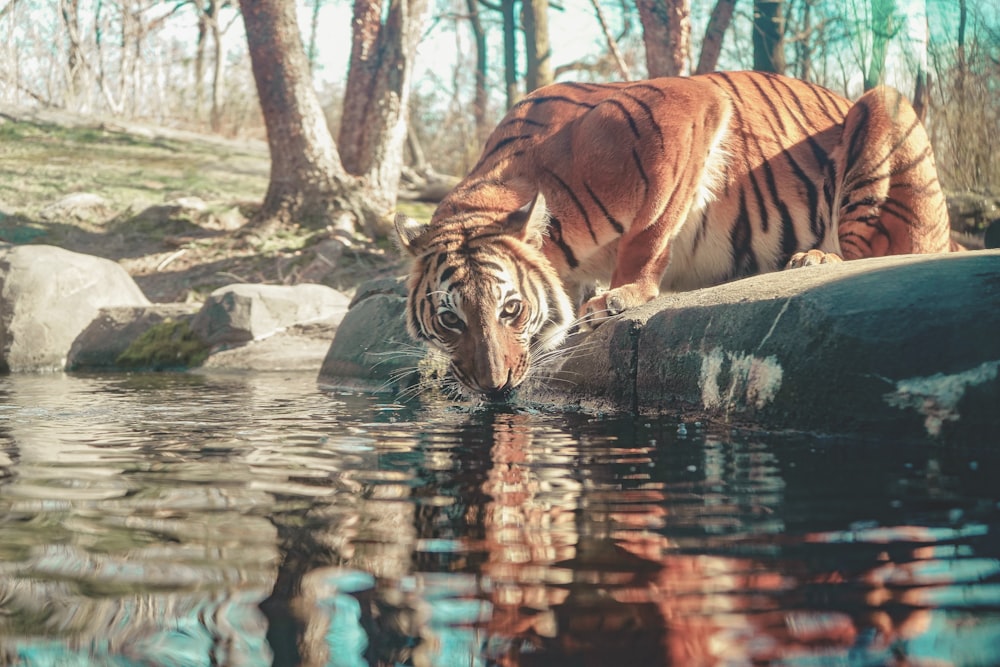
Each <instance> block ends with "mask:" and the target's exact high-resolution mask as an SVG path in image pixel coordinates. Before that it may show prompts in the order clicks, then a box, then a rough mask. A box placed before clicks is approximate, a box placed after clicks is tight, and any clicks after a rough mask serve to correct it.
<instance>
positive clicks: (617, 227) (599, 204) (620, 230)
mask: <svg viewBox="0 0 1000 667" xmlns="http://www.w3.org/2000/svg"><path fill="white" fill-rule="evenodd" d="M583 187H585V188H586V189H587V194H589V195H590V198H591V199H593V200H594V203H595V204H597V208H599V209H601V213H603V214H604V217H605V218H607V219H608V224H610V225H611V226H612V227H613V228H614V230H615V231H616V232H617V233H618V234H619V235H621V234H624V233H625V228H624V227H623V226H622V223H620V222H618V221H617V220H615V218H614V216H612V215H611V213H610V212H609V211H608V208H607V207H606V206H605V205H604V202H602V201H601V200H600V198H598V196H597V193H595V192H594V191H593V190H592V189H591V187H590V185H588V184H587V182H586V181H584V183H583ZM594 241H595V242H596V241H597V239H594Z"/></svg>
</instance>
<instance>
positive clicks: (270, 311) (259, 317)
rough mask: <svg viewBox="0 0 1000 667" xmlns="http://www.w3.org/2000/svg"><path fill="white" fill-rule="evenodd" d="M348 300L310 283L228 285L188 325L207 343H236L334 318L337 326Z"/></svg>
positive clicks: (207, 300) (213, 295) (210, 298)
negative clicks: (294, 326)
mask: <svg viewBox="0 0 1000 667" xmlns="http://www.w3.org/2000/svg"><path fill="white" fill-rule="evenodd" d="M349 302H350V299H348V298H347V296H345V295H344V294H342V293H340V292H338V291H337V290H335V289H333V288H331V287H326V286H325V285H315V284H311V283H301V284H299V285H293V286H285V285H259V284H234V285H227V286H226V287H220V288H219V289H217V290H215V291H214V292H212V294H211V295H210V296H209V297H208V299H206V300H205V304H204V305H203V306H202V309H201V311H199V313H198V314H197V315H196V316H195V318H194V321H193V322H192V323H191V328H192V329H193V330H194V332H195V333H196V334H197V335H198V336H199V337H200V338H201V339H202V340H204V341H205V342H207V343H208V344H209V345H213V346H225V345H239V344H243V343H247V342H249V341H253V340H260V339H262V338H266V337H268V336H270V335H272V334H274V333H277V332H279V331H282V330H283V329H285V328H287V327H290V326H292V325H294V324H305V323H309V322H317V321H320V320H333V321H332V325H333V326H336V325H337V324H338V323H339V321H340V319H342V318H343V316H344V314H345V313H346V312H347V308H348V304H349Z"/></svg>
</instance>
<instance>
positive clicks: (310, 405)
mask: <svg viewBox="0 0 1000 667" xmlns="http://www.w3.org/2000/svg"><path fill="white" fill-rule="evenodd" d="M998 438H1000V436H998ZM998 444H1000V443H998V442H997V439H994V440H992V441H983V442H970V443H965V444H964V445H953V446H949V447H947V448H946V447H943V446H940V445H934V444H927V443H915V442H905V441H900V442H890V441H885V440H881V441H877V440H871V439H868V440H865V439H857V438H847V437H828V436H827V437H821V436H810V435H802V434H774V433H762V432H756V431H747V430H742V431H735V430H733V429H730V428H722V427H708V426H705V425H700V424H698V423H695V422H693V421H687V420H684V419H682V418H678V417H673V418H648V417H631V416H629V417H622V416H607V415H593V414H583V413H579V412H577V413H572V412H571V413H555V412H539V411H537V410H530V409H527V408H523V407H522V408H516V409H511V408H507V409H485V408H481V407H480V408H473V407H470V406H468V405H464V406H463V405H455V404H447V403H435V402H428V403H424V404H417V403H415V404H408V405H398V404H394V403H391V402H389V400H388V399H386V398H385V397H373V396H366V395H351V394H344V393H338V392H335V391H331V390H326V389H323V388H320V387H318V386H317V385H316V382H315V378H314V376H313V375H311V374H310V375H298V374H257V375H199V374H176V375H175V374H150V375H128V376H125V375H121V376H114V375H112V376H69V375H61V374H56V375H17V376H6V377H0V662H2V663H3V664H12V665H183V666H188V665H192V666H194V665H271V664H274V665H334V666H350V667H354V666H360V665H415V666H424V665H427V666H434V667H439V666H452V665H455V666H459V665H461V666H463V667H464V666H471V665H544V666H558V665H640V666H645V665H679V666H688V665H745V664H754V665H757V664H778V665H810V666H811V665H865V666H867V665H903V664H906V665H930V664H934V665H939V664H954V665H997V664H1000V482H998V479H1000V447H998Z"/></svg>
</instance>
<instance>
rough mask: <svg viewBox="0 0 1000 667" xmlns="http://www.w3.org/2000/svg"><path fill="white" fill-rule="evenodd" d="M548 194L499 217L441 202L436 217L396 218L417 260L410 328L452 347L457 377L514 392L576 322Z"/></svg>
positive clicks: (498, 396)
mask: <svg viewBox="0 0 1000 667" xmlns="http://www.w3.org/2000/svg"><path fill="white" fill-rule="evenodd" d="M540 200H541V198H540V197H539V198H538V199H536V200H535V201H532V202H529V204H528V205H526V206H524V207H523V208H520V209H517V210H515V211H514V212H513V213H510V214H507V215H505V216H502V217H501V219H499V220H497V219H496V215H495V213H494V214H493V215H491V216H489V217H487V215H486V214H485V213H481V212H454V213H453V214H449V215H443V216H442V215H441V209H440V208H439V210H438V214H436V215H435V218H434V220H432V221H431V224H429V225H422V224H421V223H419V222H417V221H415V220H413V219H411V218H407V217H406V216H403V215H399V216H397V217H396V232H397V234H398V236H399V242H400V245H401V246H402V247H403V248H405V249H406V250H407V251H408V252H409V253H410V254H411V255H412V256H413V258H414V261H413V267H412V270H411V273H410V282H409V297H408V300H407V308H406V322H407V328H408V330H409V332H410V335H411V336H413V337H414V338H415V339H417V340H423V341H426V342H427V343H428V344H430V345H432V346H434V347H436V348H438V349H439V350H441V351H442V352H444V353H445V354H446V355H448V357H449V359H450V364H451V370H452V372H453V373H454V375H455V377H456V378H457V379H458V380H459V381H460V382H461V383H462V384H463V385H465V386H466V387H467V388H468V389H470V390H472V391H473V392H476V393H478V394H482V395H483V396H485V397H486V398H488V399H490V400H506V399H507V398H509V397H510V395H511V393H512V392H513V390H514V389H515V388H516V387H517V386H518V385H520V384H521V383H522V382H523V381H524V379H525V378H526V377H527V375H528V372H529V370H530V368H531V365H532V360H533V357H537V355H539V354H540V353H542V352H545V351H548V350H552V349H554V348H556V347H557V346H558V345H559V344H560V343H562V342H563V340H564V339H565V338H566V334H567V331H568V329H569V328H570V326H572V324H573V319H574V312H573V308H572V306H571V304H570V300H569V298H568V297H567V295H566V291H565V289H564V288H563V284H562V281H561V280H560V279H559V276H558V275H557V273H556V271H555V269H553V267H552V265H551V264H550V263H549V261H548V260H547V259H546V258H545V256H544V255H543V254H542V252H541V246H542V238H543V234H544V229H545V224H546V213H545V206H544V202H542V201H540ZM439 216H440V217H439Z"/></svg>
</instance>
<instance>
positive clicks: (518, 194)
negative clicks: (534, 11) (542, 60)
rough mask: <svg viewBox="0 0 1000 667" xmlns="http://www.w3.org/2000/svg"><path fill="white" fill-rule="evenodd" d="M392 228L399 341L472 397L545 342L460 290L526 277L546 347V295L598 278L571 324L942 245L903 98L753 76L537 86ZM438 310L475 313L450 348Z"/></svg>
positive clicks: (495, 302) (559, 331) (555, 322)
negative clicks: (416, 217)
mask: <svg viewBox="0 0 1000 667" xmlns="http://www.w3.org/2000/svg"><path fill="white" fill-rule="evenodd" d="M529 211H530V213H529ZM400 230H401V231H400V235H401V238H402V242H403V245H404V246H405V247H407V248H409V250H410V251H411V252H412V253H413V254H414V255H415V256H416V257H417V258H418V261H417V262H416V263H415V265H414V273H413V276H412V278H411V307H410V309H409V318H410V328H411V332H412V333H414V335H416V336H417V337H420V338H424V339H427V340H430V341H431V342H432V343H433V344H435V345H437V346H438V347H440V348H442V349H444V350H445V351H446V352H447V353H448V354H450V355H451V356H452V359H453V361H454V362H456V363H459V364H463V365H464V366H465V367H464V368H463V369H462V370H461V373H459V377H460V379H462V380H463V382H464V383H465V384H467V385H468V386H470V387H472V388H473V389H475V390H477V391H482V392H483V393H487V394H490V393H491V392H492V393H496V392H500V393H501V394H502V393H505V392H506V391H507V389H508V388H509V387H510V386H516V384H517V383H518V382H520V381H521V379H523V377H524V375H525V374H526V373H527V368H528V367H529V366H530V363H528V362H526V361H525V360H526V359H528V357H530V354H529V350H528V348H529V347H530V340H531V339H532V338H534V337H536V336H537V335H538V333H539V331H540V329H536V330H531V327H530V326H527V325H526V327H525V328H517V327H513V326H512V323H511V322H506V323H505V322H500V321H499V319H498V318H497V317H496V316H495V314H496V313H498V312H499V308H500V305H499V304H500V301H502V300H503V298H506V297H501V296H496V295H493V294H492V293H487V292H489V290H486V291H483V290H481V289H480V290H479V292H478V293H476V294H473V292H471V291H469V285H471V284H473V283H476V282H477V280H478V279H482V280H492V281H494V282H496V280H499V281H500V282H502V283H504V284H506V283H508V282H509V283H511V284H512V285H514V287H512V288H510V289H509V290H508V291H511V290H512V292H513V293H517V294H518V295H519V296H518V298H521V297H522V296H523V295H521V294H520V292H519V288H518V287H517V285H518V284H519V283H523V282H526V283H531V282H532V280H534V281H535V283H536V287H535V288H534V289H533V290H530V291H532V294H533V295H534V296H533V298H534V299H538V298H539V297H538V294H543V295H544V297H545V298H547V299H548V300H549V301H550V302H553V303H550V304H548V305H549V306H551V308H547V307H546V304H539V303H537V301H533V300H532V299H531V298H521V300H522V301H523V302H524V303H525V306H526V309H527V310H529V311H531V313H532V314H533V315H534V316H535V317H534V318H533V319H532V318H528V319H529V320H531V321H534V322H536V323H537V321H538V320H544V322H545V323H547V324H546V325H545V326H547V327H548V328H547V329H546V331H547V333H546V334H545V338H546V340H547V345H546V347H552V346H554V345H555V344H558V342H560V341H561V340H562V337H563V336H564V335H565V330H566V329H567V328H568V327H569V326H570V325H571V324H572V323H571V322H568V321H566V320H567V319H568V318H567V317H566V314H565V304H564V303H561V302H559V301H560V299H559V296H558V295H557V294H556V292H563V293H568V294H570V295H571V296H572V297H573V298H575V299H580V297H581V295H583V294H584V293H585V290H586V289H588V287H589V286H590V285H591V284H593V283H595V282H599V283H603V284H605V285H607V287H608V289H607V291H605V292H604V293H603V294H600V295H597V296H593V297H592V298H589V299H586V300H585V301H584V302H583V303H582V304H578V305H579V314H580V315H583V316H590V317H594V316H599V315H603V314H617V313H619V312H621V311H623V310H625V309H628V308H631V307H634V306H637V305H639V304H642V303H645V302H646V301H649V300H650V299H653V298H654V297H656V296H657V295H658V294H659V293H660V291H661V290H683V289H692V288H697V287H704V286H708V285H713V284H717V283H721V282H724V281H727V280H733V279H736V278H740V277H743V276H748V275H753V274H757V273H762V272H766V271H773V270H777V269H781V268H784V267H786V266H799V265H804V264H812V263H823V262H828V261H836V260H839V259H841V258H843V259H857V258H861V257H871V256H879V255H886V254H900V253H918V252H919V253H924V252H946V251H948V250H950V249H951V248H952V245H951V242H950V239H949V234H950V229H949V224H948V217H947V211H946V207H945V201H944V196H943V194H942V192H941V188H940V185H939V184H938V180H937V175H936V170H935V167H934V157H933V154H932V151H931V147H930V143H929V141H928V139H927V135H926V133H925V131H924V128H923V126H922V125H921V124H920V122H919V120H918V119H917V116H916V114H915V113H914V111H913V109H912V107H911V106H910V104H909V103H908V102H907V101H906V100H905V99H904V98H903V97H902V96H900V95H899V94H898V93H896V92H895V91H893V90H890V89H886V88H880V89H877V90H874V91H870V92H868V93H867V94H865V95H864V96H863V97H861V98H860V99H859V100H858V101H857V102H856V103H854V104H853V105H852V104H851V103H850V102H848V101H847V100H845V99H843V98H842V97H839V96H837V95H835V94H834V93H832V92H830V91H828V90H826V89H824V88H821V87H819V86H815V85H812V84H809V83H805V82H802V81H798V80H795V79H790V78H786V77H781V76H776V75H770V74H763V73H757V72H729V73H715V74H709V75H704V76H695V77H689V78H665V79H655V80H650V81H639V82H634V83H614V84H584V83H560V84H555V85H552V86H548V87H545V88H542V89H540V90H537V91H535V92H534V93H532V94H531V95H529V96H527V97H526V98H525V99H524V100H522V101H521V102H520V103H518V104H517V105H516V106H515V107H514V108H512V109H511V111H510V112H509V113H508V114H507V116H506V118H504V120H503V121H501V122H500V124H499V125H498V127H497V128H496V130H495V131H494V132H493V134H492V135H491V136H490V138H489V140H488V142H487V144H486V147H485V148H484V150H483V154H482V157H481V158H480V160H479V162H478V164H477V165H476V166H475V167H474V168H473V169H472V171H471V172H470V173H469V175H468V176H467V177H466V178H465V179H463V181H462V182H461V183H460V184H459V185H458V186H457V187H456V188H455V189H454V190H453V191H452V192H451V193H450V194H449V195H448V196H447V197H446V198H445V199H444V200H443V201H442V202H441V204H440V206H439V207H438V209H437V211H436V212H435V214H434V217H433V219H432V220H431V223H430V225H429V227H427V228H426V229H419V228H414V227H412V226H410V227H406V225H405V224H404V225H403V226H400ZM488 248H501V249H502V250H499V251H498V252H497V258H498V259H497V262H496V264H498V265H501V266H505V267H507V269H506V273H504V271H499V273H504V277H503V278H502V279H495V276H494V277H492V278H491V277H490V276H491V275H493V274H495V273H497V271H495V270H494V268H495V267H494V268H483V267H484V266H487V265H488V264H490V263H489V262H488V261H485V260H484V259H482V258H484V257H486V256H488V251H487V250H484V249H488ZM539 249H540V250H539ZM442 253H444V254H446V255H447V258H446V259H444V260H440V259H436V258H437V257H440V256H441V255H442ZM484 253H485V254H484ZM473 256H475V257H477V258H479V259H475V260H472V259H471V258H472V257H473ZM521 260H523V266H522V267H521V268H520V269H517V268H516V267H513V266H511V264H517V263H518V261H521ZM477 263H478V265H479V268H477ZM448 267H454V268H453V269H452V271H451V272H450V273H449V274H448V275H449V278H451V279H452V280H453V279H454V276H455V272H456V271H459V272H461V273H462V274H463V275H464V276H466V277H465V278H464V279H463V281H461V283H460V284H459V285H458V288H457V291H456V296H455V298H454V301H455V302H456V303H459V302H460V303H462V304H464V305H463V307H462V308H455V307H454V306H455V304H454V303H444V302H443V301H441V300H440V299H437V298H436V297H435V296H434V293H435V292H446V291H447V289H450V288H451V285H450V283H449V284H448V285H446V288H447V289H445V290H442V289H441V286H440V285H439V284H438V283H435V281H436V280H438V279H439V278H440V277H441V275H442V273H444V271H445V269H446V268H448ZM515 274H519V275H520V277H518V278H515V277H514V275H515ZM525 276H527V278H526V277H525ZM505 281H506V282H505ZM439 282H440V281H439ZM446 282H447V281H446ZM432 285H437V287H436V288H432ZM537 285H544V287H538V286H537ZM462 290H465V292H464V293H462ZM494 291H495V290H494ZM473 302H475V303H473ZM555 302H559V303H555ZM448 310H454V311H455V312H458V311H460V310H461V311H463V312H462V313H460V314H461V315H462V316H463V317H464V310H469V311H470V312H472V311H475V318H476V321H475V322H471V321H465V320H464V319H463V324H462V330H461V331H452V334H454V335H453V336H452V335H450V334H449V335H445V334H443V333H442V329H441V328H440V327H435V326H433V325H432V323H431V322H429V321H428V320H429V318H433V317H437V316H438V315H439V314H440V313H442V312H444V311H448ZM540 311H545V312H544V313H540ZM548 325H551V326H548ZM498 327H499V330H498ZM543 328H544V326H543ZM437 334H441V335H440V336H438V335H437ZM449 336H450V337H449ZM459 339H461V340H459ZM501 339H503V340H504V341H506V342H504V343H502V345H503V346H505V351H504V353H503V354H499V353H491V354H493V357H494V359H493V360H492V361H489V362H488V364H487V365H493V366H497V365H499V366H501V367H502V366H504V363H501V362H498V361H496V359H498V358H499V357H500V356H506V357H507V358H509V359H510V360H511V361H510V362H509V363H508V365H507V368H500V369H499V370H496V369H491V370H489V371H488V372H487V371H486V370H480V369H477V367H476V364H474V363H472V362H471V361H470V360H469V359H468V356H469V355H470V354H472V353H471V352H470V350H476V349H478V346H481V345H487V346H495V345H500V344H501V343H499V342H498V341H500V340H501ZM459 347H461V348H462V352H461V353H459V352H458V348H459ZM479 356H482V354H479ZM487 356H489V355H487ZM483 363H487V362H483ZM522 369H523V370H522ZM505 371H506V372H505ZM515 371H516V372H515ZM480 375H483V376H485V375H492V379H490V380H488V381H487V380H486V379H483V378H480V377H479V376H480ZM501 376H502V377H503V378H504V379H506V380H508V382H506V384H505V383H502V382H500V377H501Z"/></svg>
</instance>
